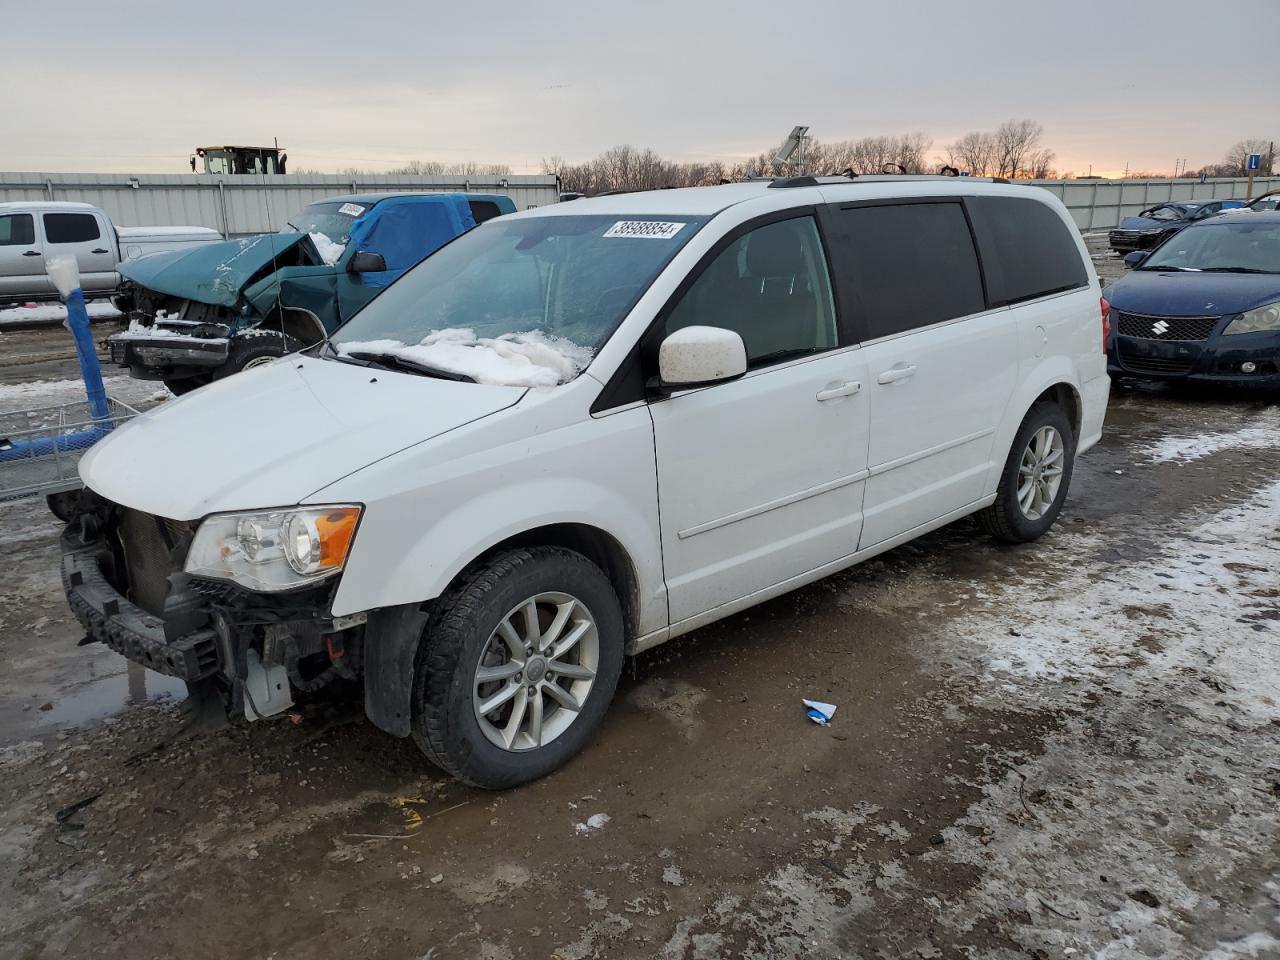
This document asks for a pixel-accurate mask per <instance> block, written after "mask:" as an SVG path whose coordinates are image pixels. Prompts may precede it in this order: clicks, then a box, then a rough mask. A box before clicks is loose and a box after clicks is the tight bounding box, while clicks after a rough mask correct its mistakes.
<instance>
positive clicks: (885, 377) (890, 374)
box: [876, 363, 916, 383]
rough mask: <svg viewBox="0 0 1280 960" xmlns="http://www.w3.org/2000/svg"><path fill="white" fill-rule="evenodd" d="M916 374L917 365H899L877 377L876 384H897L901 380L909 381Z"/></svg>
mask: <svg viewBox="0 0 1280 960" xmlns="http://www.w3.org/2000/svg"><path fill="white" fill-rule="evenodd" d="M915 372H916V365H915V364H914V363H899V364H897V365H895V366H893V367H890V368H889V369H888V370H886V371H885V372H884V373H882V374H880V376H878V377H876V383H897V382H898V381H899V380H905V379H907V377H909V376H911V375H912V374H913V373H915Z"/></svg>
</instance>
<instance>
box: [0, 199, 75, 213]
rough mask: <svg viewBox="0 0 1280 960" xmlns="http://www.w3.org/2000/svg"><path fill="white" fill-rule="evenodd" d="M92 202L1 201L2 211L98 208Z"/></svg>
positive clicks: (0, 207) (0, 209) (0, 208)
mask: <svg viewBox="0 0 1280 960" xmlns="http://www.w3.org/2000/svg"><path fill="white" fill-rule="evenodd" d="M96 209H97V208H96V207H95V206H94V205H93V204H92V203H80V202H79V201H78V200H10V201H8V202H7V203H0V211H12V210H96Z"/></svg>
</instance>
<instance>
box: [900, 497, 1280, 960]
mask: <svg viewBox="0 0 1280 960" xmlns="http://www.w3.org/2000/svg"><path fill="white" fill-rule="evenodd" d="M1099 546H1100V544H1099V543H1098V542H1096V541H1095V540H1094V539H1093V538H1091V537H1087V536H1075V535H1071V534H1059V535H1057V537H1056V542H1055V543H1054V551H1053V553H1052V554H1050V555H1049V556H1051V557H1052V560H1051V561H1050V562H1051V563H1053V564H1054V565H1055V566H1056V567H1058V569H1057V570H1056V571H1055V573H1056V576H1055V577H1051V578H1047V579H1048V580H1049V582H1055V580H1056V582H1059V583H1060V589H1058V590H1056V591H1055V592H1054V593H1053V594H1052V595H1050V596H1045V597H1041V598H1037V599H1036V600H1035V602H1026V599H1027V598H1026V597H1025V596H1022V595H1021V594H1020V592H1019V590H1018V587H1017V585H1016V584H1010V587H1009V589H1008V591H1007V592H1005V593H1003V594H1000V595H996V596H992V597H990V598H989V599H987V600H986V607H985V609H984V610H980V611H978V612H977V613H976V614H975V615H974V616H972V617H969V618H966V619H965V620H964V621H961V622H960V623H958V624H953V625H952V628H951V629H950V630H949V634H948V636H947V637H946V638H942V639H943V642H944V644H945V650H946V651H947V652H948V653H949V654H950V656H951V657H953V658H954V665H953V666H952V669H954V670H966V671H971V672H972V671H974V669H975V667H976V668H977V669H978V671H979V673H980V672H981V668H982V666H983V665H984V664H985V667H986V680H987V682H986V685H985V687H984V688H979V697H980V700H985V701H986V702H987V703H988V705H989V706H990V707H992V708H993V709H999V710H1002V711H1009V710H1013V711H1026V712H1027V713H1037V714H1041V715H1042V714H1043V713H1044V712H1045V711H1058V712H1059V714H1060V716H1061V717H1062V718H1063V722H1062V727H1061V729H1060V730H1058V731H1057V732H1055V733H1053V734H1050V736H1049V737H1048V738H1047V739H1046V741H1045V744H1044V753H1043V754H1042V755H1041V756H1039V757H1036V758H1034V759H1032V760H1030V761H1028V760H1027V759H1026V758H1025V757H1022V756H1009V757H1000V756H996V755H993V756H991V757H990V758H989V763H990V765H991V766H992V767H994V768H995V769H1000V768H1001V767H1004V768H1006V769H1007V773H1006V774H1005V775H1004V776H1003V777H1002V778H999V779H997V780H996V781H995V782H992V783H987V784H986V785H985V786H984V787H983V790H984V792H985V794H986V797H985V798H984V799H983V800H981V801H979V802H978V803H976V804H974V805H973V806H971V807H970V808H969V810H968V812H967V814H966V815H965V816H964V817H962V818H961V819H960V820H959V821H957V823H956V824H955V825H954V826H952V827H949V828H947V829H946V830H945V831H943V833H944V836H945V837H946V844H945V847H939V848H937V849H935V850H931V851H929V852H927V853H925V854H924V855H923V857H924V859H926V860H928V859H937V860H942V861H944V862H947V861H949V862H953V863H961V864H969V865H972V866H974V867H976V868H978V869H979V870H981V871H982V879H981V880H980V882H979V883H978V885H977V886H976V887H975V888H974V889H973V890H972V891H970V892H969V893H967V894H966V895H965V896H963V897H961V898H958V899H957V900H956V901H954V902H952V903H948V904H947V905H946V909H944V910H943V911H941V912H940V914H939V920H940V922H941V923H942V924H943V925H945V926H947V927H950V928H951V929H952V930H953V931H954V932H957V933H963V932H965V931H967V930H969V929H971V928H972V926H973V924H974V923H975V922H976V920H977V918H981V917H991V916H1004V917H1008V916H1010V915H1011V914H1010V911H1011V910H1012V909H1013V908H1014V907H1013V905H1015V904H1016V909H1017V910H1018V911H1019V912H1020V914H1021V915H1022V917H1023V918H1022V919H1018V920H1010V921H1008V923H1009V925H1010V928H1011V934H1012V935H1013V936H1014V938H1015V939H1016V940H1018V941H1019V942H1020V943H1021V944H1022V945H1024V946H1025V948H1026V949H1027V950H1034V949H1045V948H1048V949H1049V952H1050V954H1051V955H1059V954H1060V953H1065V952H1066V951H1067V950H1068V949H1070V950H1073V951H1077V952H1079V953H1081V954H1085V955H1090V954H1092V955H1095V956H1152V957H1155V956H1160V957H1184V956H1186V957H1190V956H1202V955H1203V952H1204V949H1205V948H1206V947H1208V946H1209V945H1208V944H1197V943H1196V941H1195V932H1196V927H1197V925H1198V923H1203V924H1206V925H1207V924H1209V923H1212V925H1213V926H1214V927H1216V928H1218V929H1221V928H1222V927H1223V926H1235V927H1236V928H1237V929H1241V928H1242V932H1243V930H1248V929H1249V927H1248V926H1247V924H1249V923H1256V924H1257V925H1258V927H1261V926H1263V925H1264V924H1265V923H1266V922H1267V921H1269V920H1271V919H1272V918H1273V917H1274V913H1275V910H1274V907H1270V908H1267V907H1266V906H1265V905H1263V904H1259V903H1250V902H1249V899H1250V898H1249V896H1247V895H1242V893H1241V885H1240V883H1239V882H1232V881H1231V879H1230V878H1231V877H1232V876H1233V875H1234V874H1235V871H1237V870H1244V869H1246V868H1247V867H1248V865H1249V864H1250V863H1251V862H1253V861H1255V860H1256V858H1257V856H1258V852H1259V851H1260V850H1265V849H1267V848H1269V847H1270V846H1271V845H1272V844H1274V843H1275V842H1276V839H1277V827H1276V818H1275V802H1276V801H1275V797H1274V795H1273V791H1274V790H1276V789H1280V788H1278V787H1277V786H1276V784H1277V783H1278V782H1280V769H1277V764H1276V759H1275V758H1276V757H1277V756H1280V621H1277V620H1276V619H1275V612H1276V600H1275V597H1276V596H1277V595H1280V482H1277V483H1273V484H1272V485H1270V486H1268V487H1265V488H1263V489H1261V490H1260V491H1258V492H1257V493H1255V494H1254V495H1253V496H1252V497H1250V498H1249V499H1247V500H1246V501H1244V502H1242V503H1239V504H1236V505H1234V506H1231V507H1228V508H1226V509H1223V510H1221V511H1220V512H1219V513H1217V514H1215V515H1213V516H1210V517H1206V518H1205V520H1204V522H1203V523H1201V524H1200V525H1199V526H1197V527H1194V528H1193V529H1191V530H1190V532H1189V533H1188V534H1186V535H1185V536H1182V537H1174V538H1170V539H1169V540H1168V541H1166V542H1164V543H1163V544H1158V545H1157V550H1156V551H1155V553H1154V555H1153V556H1151V557H1150V558H1148V559H1144V560H1137V561H1133V562H1131V563H1129V564H1127V565H1126V566H1125V567H1123V568H1112V569H1111V570H1106V568H1103V570H1104V572H1102V573H1099V572H1098V571H1099V568H1098V567H1097V565H1096V563H1090V562H1088V559H1087V558H1089V557H1090V556H1092V555H1095V551H1096V549H1097V548H1098V547H1099ZM1029 864H1034V865H1035V870H1034V871H1029V870H1028V865H1029ZM1254 896H1256V894H1255V895H1254ZM1268 912H1269V913H1270V914H1271V915H1272V916H1271V917H1268V916H1267V913H1268ZM1271 939H1273V938H1271V935H1270V934H1267V933H1259V934H1257V935H1256V936H1255V937H1253V938H1252V939H1250V938H1245V939H1244V940H1242V941H1239V942H1236V943H1233V944H1219V945H1218V946H1217V949H1218V950H1223V951H1232V950H1235V951H1241V952H1235V953H1233V952H1224V953H1222V954H1220V955H1221V956H1224V957H1229V956H1246V955H1248V953H1247V952H1244V951H1247V950H1248V949H1250V948H1252V947H1253V946H1255V945H1261V944H1262V943H1263V941H1264V940H1267V941H1270V940H1271Z"/></svg>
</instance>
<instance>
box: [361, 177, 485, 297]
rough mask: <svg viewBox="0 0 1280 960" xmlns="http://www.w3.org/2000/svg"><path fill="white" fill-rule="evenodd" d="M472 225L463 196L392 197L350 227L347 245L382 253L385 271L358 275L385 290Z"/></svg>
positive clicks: (468, 209)
mask: <svg viewBox="0 0 1280 960" xmlns="http://www.w3.org/2000/svg"><path fill="white" fill-rule="evenodd" d="M475 225H476V222H475V219H474V218H473V217H472V216H471V207H470V206H469V205H468V203H467V198H466V195H465V194H458V193H446V194H439V195H435V196H433V195H431V194H424V195H422V196H418V197H393V198H391V199H389V200H383V201H382V202H381V203H379V204H378V205H377V206H375V207H373V209H371V210H370V211H369V212H368V213H367V214H365V215H364V216H362V217H361V218H360V219H358V220H356V222H355V223H354V224H352V226H351V239H350V242H351V243H353V244H355V248H356V250H358V251H365V252H369V253H380V254H382V256H383V258H384V259H385V260H386V261H387V269H386V270H385V271H381V272H378V273H365V274H361V276H362V277H363V279H364V282H365V283H367V284H368V285H369V286H371V287H385V286H387V285H388V284H390V283H391V282H392V281H393V280H395V279H397V278H398V277H399V276H400V275H401V274H402V273H404V272H405V271H406V270H408V269H409V268H410V267H412V266H413V265H414V264H416V263H417V262H418V261H419V260H421V259H422V258H423V257H425V256H427V254H429V253H434V252H435V251H436V250H438V249H440V247H442V246H444V245H445V244H446V243H448V242H449V241H450V240H452V239H453V238H454V237H456V236H458V235H460V234H462V233H465V232H466V231H468V230H470V229H471V228H472V227H474V226H475Z"/></svg>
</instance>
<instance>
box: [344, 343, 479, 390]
mask: <svg viewBox="0 0 1280 960" xmlns="http://www.w3.org/2000/svg"><path fill="white" fill-rule="evenodd" d="M330 349H332V347H330ZM335 352H336V351H335ZM342 356H347V357H350V358H351V359H353V360H363V361H365V366H375V367H385V368H386V369H388V370H402V371H406V372H408V373H418V374H421V375H422V376H424V377H435V378H437V379H439V380H455V381H457V382H459V383H475V382H476V378H475V377H470V376H467V374H465V373H458V372H457V371H454V370H446V369H444V368H443V367H434V366H432V365H431V364H429V363H422V362H421V361H419V360H410V359H408V358H407V357H402V356H400V355H399V354H395V353H376V352H374V351H370V350H349V351H347V352H346V353H345V354H342V355H341V356H339V359H341V358H342Z"/></svg>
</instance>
